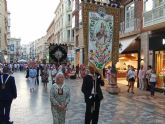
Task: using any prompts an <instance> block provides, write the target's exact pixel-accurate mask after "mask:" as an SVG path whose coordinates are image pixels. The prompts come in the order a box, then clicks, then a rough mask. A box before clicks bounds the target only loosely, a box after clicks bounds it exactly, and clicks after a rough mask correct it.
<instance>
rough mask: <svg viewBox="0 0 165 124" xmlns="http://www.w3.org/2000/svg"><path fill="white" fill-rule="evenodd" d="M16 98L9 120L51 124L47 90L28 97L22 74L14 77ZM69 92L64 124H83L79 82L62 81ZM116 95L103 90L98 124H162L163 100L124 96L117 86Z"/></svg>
mask: <svg viewBox="0 0 165 124" xmlns="http://www.w3.org/2000/svg"><path fill="white" fill-rule="evenodd" d="M14 76H15V78H16V85H17V90H18V97H17V99H16V100H14V101H13V103H12V108H11V120H13V121H14V123H15V124H52V123H53V122H52V114H51V109H50V101H49V90H50V86H51V83H49V85H48V88H47V89H44V88H43V86H42V84H40V85H39V86H38V87H36V91H35V92H34V93H30V90H29V84H28V82H27V81H26V79H25V73H20V72H17V73H15V74H14ZM66 84H67V85H69V86H70V88H71V102H70V104H69V108H68V111H67V115H66V124H84V113H85V103H84V99H83V94H82V93H81V84H82V80H66ZM119 87H120V88H121V92H120V94H119V95H110V94H109V93H108V92H107V91H106V90H105V87H104V88H103V94H104V100H103V101H102V103H101V108H100V117H99V124H165V96H163V94H160V93H156V97H155V98H152V97H150V96H149V93H148V92H141V91H138V90H137V89H136V91H135V95H131V94H128V93H127V92H126V88H127V87H126V86H125V85H123V84H120V85H119Z"/></svg>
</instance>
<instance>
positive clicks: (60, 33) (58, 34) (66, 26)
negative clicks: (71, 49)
mask: <svg viewBox="0 0 165 124" xmlns="http://www.w3.org/2000/svg"><path fill="white" fill-rule="evenodd" d="M71 6H72V1H71V0H60V3H59V5H58V6H57V8H56V10H55V12H54V13H55V17H54V26H55V27H54V29H55V32H54V35H55V40H54V43H62V44H68V46H70V45H72V44H73V43H72V42H71V18H72V15H71V13H72V7H71Z"/></svg>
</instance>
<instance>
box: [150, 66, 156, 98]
mask: <svg viewBox="0 0 165 124" xmlns="http://www.w3.org/2000/svg"><path fill="white" fill-rule="evenodd" d="M149 82H150V91H151V96H152V97H153V96H154V95H155V85H156V82H157V75H156V71H155V70H154V69H152V71H151V73H150V76H149Z"/></svg>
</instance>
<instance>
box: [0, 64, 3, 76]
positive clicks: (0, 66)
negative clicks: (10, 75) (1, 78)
mask: <svg viewBox="0 0 165 124" xmlns="http://www.w3.org/2000/svg"><path fill="white" fill-rule="evenodd" d="M2 73H3V65H2V64H1V63H0V75H1V74H2Z"/></svg>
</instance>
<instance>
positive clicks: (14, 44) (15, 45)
mask: <svg viewBox="0 0 165 124" xmlns="http://www.w3.org/2000/svg"><path fill="white" fill-rule="evenodd" d="M20 57H21V39H19V38H10V40H9V43H8V60H9V62H10V63H15V62H17V61H18V60H19V59H20Z"/></svg>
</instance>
